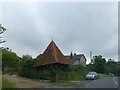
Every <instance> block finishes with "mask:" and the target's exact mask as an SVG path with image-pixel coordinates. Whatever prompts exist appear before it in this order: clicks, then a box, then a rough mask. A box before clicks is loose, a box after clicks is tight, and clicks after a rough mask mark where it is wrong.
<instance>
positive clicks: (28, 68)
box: [19, 55, 37, 78]
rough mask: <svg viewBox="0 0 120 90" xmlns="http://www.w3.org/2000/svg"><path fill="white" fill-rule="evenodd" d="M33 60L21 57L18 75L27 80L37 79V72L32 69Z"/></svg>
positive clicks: (28, 57) (26, 56) (27, 56)
mask: <svg viewBox="0 0 120 90" xmlns="http://www.w3.org/2000/svg"><path fill="white" fill-rule="evenodd" d="M34 63H35V60H34V59H33V58H32V57H31V56H30V55H23V57H22V59H21V68H20V71H19V75H20V76H23V77H28V78H37V70H36V69H35V68H33V67H32V66H33V65H34Z"/></svg>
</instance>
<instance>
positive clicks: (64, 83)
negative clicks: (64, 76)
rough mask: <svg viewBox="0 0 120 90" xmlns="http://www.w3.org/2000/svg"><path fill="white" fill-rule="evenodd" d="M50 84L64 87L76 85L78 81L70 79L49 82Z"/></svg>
mask: <svg viewBox="0 0 120 90" xmlns="http://www.w3.org/2000/svg"><path fill="white" fill-rule="evenodd" d="M48 83H49V84H51V85H53V86H63V87H69V86H72V85H76V84H77V83H76V82H70V81H60V82H57V83H56V82H48Z"/></svg>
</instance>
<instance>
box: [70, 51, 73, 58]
mask: <svg viewBox="0 0 120 90" xmlns="http://www.w3.org/2000/svg"><path fill="white" fill-rule="evenodd" d="M72 58H73V54H72V51H71V53H70V59H72Z"/></svg>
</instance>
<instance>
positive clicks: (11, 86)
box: [2, 78, 15, 90]
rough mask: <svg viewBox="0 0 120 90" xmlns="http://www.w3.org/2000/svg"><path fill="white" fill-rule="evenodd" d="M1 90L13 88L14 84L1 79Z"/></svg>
mask: <svg viewBox="0 0 120 90" xmlns="http://www.w3.org/2000/svg"><path fill="white" fill-rule="evenodd" d="M2 88H3V89H2V90H5V88H15V84H13V83H12V82H10V81H8V80H7V79H5V78H2Z"/></svg>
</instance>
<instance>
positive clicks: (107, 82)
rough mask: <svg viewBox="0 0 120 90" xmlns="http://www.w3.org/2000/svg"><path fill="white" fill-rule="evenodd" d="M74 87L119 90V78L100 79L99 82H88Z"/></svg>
mask: <svg viewBox="0 0 120 90" xmlns="http://www.w3.org/2000/svg"><path fill="white" fill-rule="evenodd" d="M119 81H120V80H119ZM74 87H77V88H118V77H106V78H100V79H97V80H87V81H84V82H83V83H81V84H78V85H76V86H74Z"/></svg>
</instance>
